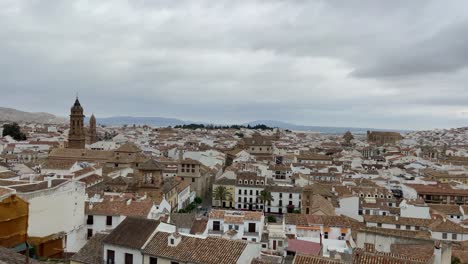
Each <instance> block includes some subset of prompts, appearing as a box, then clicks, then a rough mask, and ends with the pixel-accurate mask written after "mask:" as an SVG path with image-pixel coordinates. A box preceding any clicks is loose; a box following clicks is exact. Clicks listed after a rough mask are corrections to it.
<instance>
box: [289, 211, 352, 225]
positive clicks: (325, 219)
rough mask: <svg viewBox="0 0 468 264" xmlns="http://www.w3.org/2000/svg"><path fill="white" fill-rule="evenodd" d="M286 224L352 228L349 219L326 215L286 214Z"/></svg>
mask: <svg viewBox="0 0 468 264" xmlns="http://www.w3.org/2000/svg"><path fill="white" fill-rule="evenodd" d="M285 223H286V224H287V225H297V226H319V225H323V226H329V227H330V226H334V227H346V228H348V227H351V222H350V220H349V218H347V217H344V216H326V215H305V214H289V213H288V214H286V216H285Z"/></svg>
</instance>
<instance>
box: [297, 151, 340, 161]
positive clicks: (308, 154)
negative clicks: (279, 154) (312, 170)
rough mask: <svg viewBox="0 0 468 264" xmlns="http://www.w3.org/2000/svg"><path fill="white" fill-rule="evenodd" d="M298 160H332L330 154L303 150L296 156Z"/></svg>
mask: <svg viewBox="0 0 468 264" xmlns="http://www.w3.org/2000/svg"><path fill="white" fill-rule="evenodd" d="M297 159H298V160H319V161H332V160H333V159H332V158H331V157H330V156H327V155H323V154H317V153H313V152H303V153H301V154H299V155H298V156H297Z"/></svg>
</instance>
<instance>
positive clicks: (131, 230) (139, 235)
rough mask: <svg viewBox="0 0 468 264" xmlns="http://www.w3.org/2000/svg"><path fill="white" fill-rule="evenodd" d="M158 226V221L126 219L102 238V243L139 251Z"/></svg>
mask: <svg viewBox="0 0 468 264" xmlns="http://www.w3.org/2000/svg"><path fill="white" fill-rule="evenodd" d="M158 225H159V221H156V220H151V219H144V218H135V217H127V218H125V220H123V221H122V222H121V223H120V224H119V225H118V226H117V227H116V228H115V229H114V230H113V231H112V232H111V233H110V234H109V235H107V237H106V238H104V240H103V242H104V243H106V244H111V245H115V246H121V247H126V248H131V249H141V248H142V247H143V245H144V244H145V243H146V241H147V240H148V239H149V237H150V236H151V234H153V232H154V231H155V230H156V228H157V227H158Z"/></svg>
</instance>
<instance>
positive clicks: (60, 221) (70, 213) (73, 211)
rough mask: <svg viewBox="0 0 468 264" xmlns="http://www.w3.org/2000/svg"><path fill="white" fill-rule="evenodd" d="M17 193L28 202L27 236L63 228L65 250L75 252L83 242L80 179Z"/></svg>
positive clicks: (82, 185)
mask: <svg viewBox="0 0 468 264" xmlns="http://www.w3.org/2000/svg"><path fill="white" fill-rule="evenodd" d="M18 196H20V197H21V198H23V199H25V200H26V201H28V202H29V226H28V235H29V236H31V237H45V236H49V235H52V234H57V233H60V232H65V233H67V237H68V239H67V244H66V251H67V252H77V251H78V250H80V249H81V247H82V246H83V245H84V244H85V243H86V234H85V228H84V227H85V216H84V205H85V198H86V193H85V184H84V183H82V182H78V181H69V182H66V183H64V184H62V185H60V186H58V187H55V188H53V189H46V190H41V191H36V192H30V193H18Z"/></svg>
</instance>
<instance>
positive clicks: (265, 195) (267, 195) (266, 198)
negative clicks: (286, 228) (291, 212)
mask: <svg viewBox="0 0 468 264" xmlns="http://www.w3.org/2000/svg"><path fill="white" fill-rule="evenodd" d="M258 198H259V199H260V201H262V203H263V213H265V206H266V203H267V202H272V201H273V196H271V192H270V191H267V190H263V191H261V192H260V196H259V197H258Z"/></svg>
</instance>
